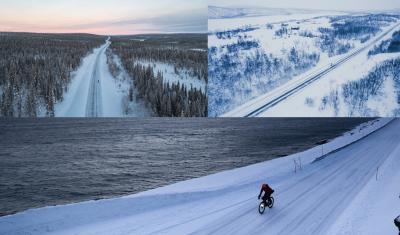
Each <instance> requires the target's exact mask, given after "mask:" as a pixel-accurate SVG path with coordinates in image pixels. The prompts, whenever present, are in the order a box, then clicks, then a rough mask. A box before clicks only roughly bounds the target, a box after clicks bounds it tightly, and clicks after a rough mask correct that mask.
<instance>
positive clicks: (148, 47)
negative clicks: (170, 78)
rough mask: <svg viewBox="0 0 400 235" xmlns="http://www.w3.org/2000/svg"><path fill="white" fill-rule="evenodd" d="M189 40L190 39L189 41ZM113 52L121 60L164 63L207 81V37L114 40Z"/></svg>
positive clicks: (119, 38) (150, 37) (122, 38)
mask: <svg viewBox="0 0 400 235" xmlns="http://www.w3.org/2000/svg"><path fill="white" fill-rule="evenodd" d="M186 37H187V38H186ZM112 41H113V43H112V49H113V50H114V51H118V52H122V51H124V53H121V55H120V57H121V59H122V60H126V59H127V58H126V57H129V58H134V59H136V60H148V61H162V62H165V63H169V64H173V65H174V66H175V69H176V70H183V69H187V70H189V71H190V72H191V75H192V76H193V77H195V78H197V79H199V80H203V81H205V82H207V79H208V76H207V74H208V67H207V35H206V34H200V35H190V34H189V36H186V35H185V34H179V35H178V36H172V35H171V36H169V37H168V36H165V37H164V36H157V35H154V36H147V35H143V36H135V37H113V40H112Z"/></svg>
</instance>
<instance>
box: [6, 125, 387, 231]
mask: <svg viewBox="0 0 400 235" xmlns="http://www.w3.org/2000/svg"><path fill="white" fill-rule="evenodd" d="M392 120H393V119H376V120H373V121H370V122H367V123H364V124H361V125H360V126H358V127H356V128H355V129H353V130H352V131H349V132H347V133H344V134H343V135H342V136H340V137H337V138H335V139H333V140H331V141H330V142H328V143H326V144H325V145H324V146H323V152H324V154H327V153H331V152H335V151H337V150H338V149H340V148H343V147H345V146H347V145H349V144H351V143H354V142H357V141H358V140H360V139H362V138H364V137H365V136H367V135H369V134H371V133H373V132H375V131H376V130H379V129H380V128H382V127H384V126H385V125H387V124H388V123H390V122H391V121H392ZM321 153H322V147H321V146H316V147H314V148H311V149H309V150H306V151H304V152H300V153H296V154H293V155H290V156H287V157H282V158H279V159H274V160H271V161H267V162H262V163H258V164H255V165H250V166H247V167H242V168H238V169H234V170H229V171H224V172H220V173H216V174H213V175H209V176H205V177H201V178H197V179H192V180H187V181H183V182H179V183H176V184H172V185H169V186H165V187H161V188H157V189H154V190H150V191H146V192H142V193H138V194H134V195H129V196H125V197H120V198H115V199H107V200H99V201H88V202H82V203H76V204H70V205H62V206H53V207H45V208H40V209H32V210H28V211H25V212H22V213H18V214H15V215H10V216H4V217H1V218H0V233H2V234H3V233H4V234H7V233H12V234H26V233H28V234H85V235H87V234H147V233H151V232H154V231H158V229H164V228H169V227H171V226H175V225H176V224H177V225H179V226H183V227H182V228H180V229H182V230H178V232H179V231H180V232H181V233H182V234H185V233H187V231H192V230H193V229H196V228H197V229H200V228H201V227H203V226H204V225H205V224H208V223H210V224H212V223H213V221H214V219H215V218H219V219H221V218H223V219H225V220H229V218H225V216H221V214H220V212H223V213H228V214H229V213H230V212H231V210H235V209H237V210H239V211H240V208H237V207H236V208H235V206H232V205H231V206H226V203H227V204H228V205H229V204H234V203H235V201H239V202H237V205H242V204H243V206H247V205H246V204H244V203H246V202H248V201H249V199H248V198H250V199H254V195H253V194H254V192H255V191H257V189H258V186H259V182H262V181H263V180H265V178H266V173H267V172H268V174H267V175H268V177H272V176H275V177H277V178H278V179H280V180H282V179H286V180H284V181H285V182H286V183H287V182H291V180H293V179H296V180H301V179H299V178H297V177H296V178H293V177H289V178H287V177H288V176H292V175H293V174H294V173H293V170H294V168H293V162H294V160H296V161H298V162H301V165H302V166H303V167H304V168H308V166H310V167H311V168H313V167H312V165H314V166H317V165H318V164H313V162H314V161H315V159H317V158H319V157H321ZM328 159H330V158H329V157H328V158H327V160H328ZM331 160H332V159H331ZM328 162H332V161H328ZM316 169H317V170H321V169H320V168H319V167H317V168H316ZM321 173H323V172H321ZM288 179H289V180H288ZM232 190H236V191H237V192H234V193H232V192H231V191H232ZM252 195H253V196H252ZM281 197H282V198H281V201H282V200H284V199H283V197H284V195H282V196H281ZM234 205H235V204H234ZM249 206H250V207H249V208H247V209H246V208H243V209H244V210H245V211H248V210H250V215H252V216H256V215H257V214H254V213H251V212H253V206H252V203H250V204H249ZM213 211H214V212H213ZM183 212H184V213H183ZM236 213H238V211H235V212H234V213H232V214H233V215H234V214H236ZM240 213H243V211H242V212H240ZM189 218H194V219H193V220H192V219H190V220H189ZM196 218H198V219H201V221H196V220H195V219H196ZM261 219H262V218H258V220H261ZM182 221H183V222H182ZM184 221H190V222H191V223H192V224H186V225H185V222H184ZM192 221H193V222H192ZM220 222H221V221H220ZM149 223H157V225H155V224H153V225H154V226H150V225H149ZM188 226H189V227H188ZM187 229H189V230H187ZM175 234H176V231H175Z"/></svg>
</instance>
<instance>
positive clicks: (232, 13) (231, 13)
mask: <svg viewBox="0 0 400 235" xmlns="http://www.w3.org/2000/svg"><path fill="white" fill-rule="evenodd" d="M315 12H321V10H318V11H317V10H308V9H290V8H265V7H261V8H260V7H257V8H255V7H254V8H235V7H218V6H209V7H208V18H209V19H226V18H239V17H254V16H273V15H291V14H311V13H315Z"/></svg>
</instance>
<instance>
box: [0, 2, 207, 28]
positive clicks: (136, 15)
mask: <svg viewBox="0 0 400 235" xmlns="http://www.w3.org/2000/svg"><path fill="white" fill-rule="evenodd" d="M0 31H19V32H21V31H23V32H50V33H55V32H57V33H62V32H65V33H72V32H74V33H76V32H84V33H95V34H104V35H111V34H114V35H115V34H141V33H181V32H183V33H190V32H195V33H198V32H207V0H0Z"/></svg>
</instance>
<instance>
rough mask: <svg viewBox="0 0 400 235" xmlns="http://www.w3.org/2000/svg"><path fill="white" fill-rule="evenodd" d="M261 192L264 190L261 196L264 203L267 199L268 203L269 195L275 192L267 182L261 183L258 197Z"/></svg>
mask: <svg viewBox="0 0 400 235" xmlns="http://www.w3.org/2000/svg"><path fill="white" fill-rule="evenodd" d="M262 192H264V196H263V197H262V200H263V202H264V203H266V202H267V200H268V204H270V203H271V201H270V198H271V195H272V194H273V193H274V192H275V190H273V189H272V188H271V187H270V186H269V185H268V184H262V185H261V190H260V194H259V195H258V199H260V198H261V194H262Z"/></svg>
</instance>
